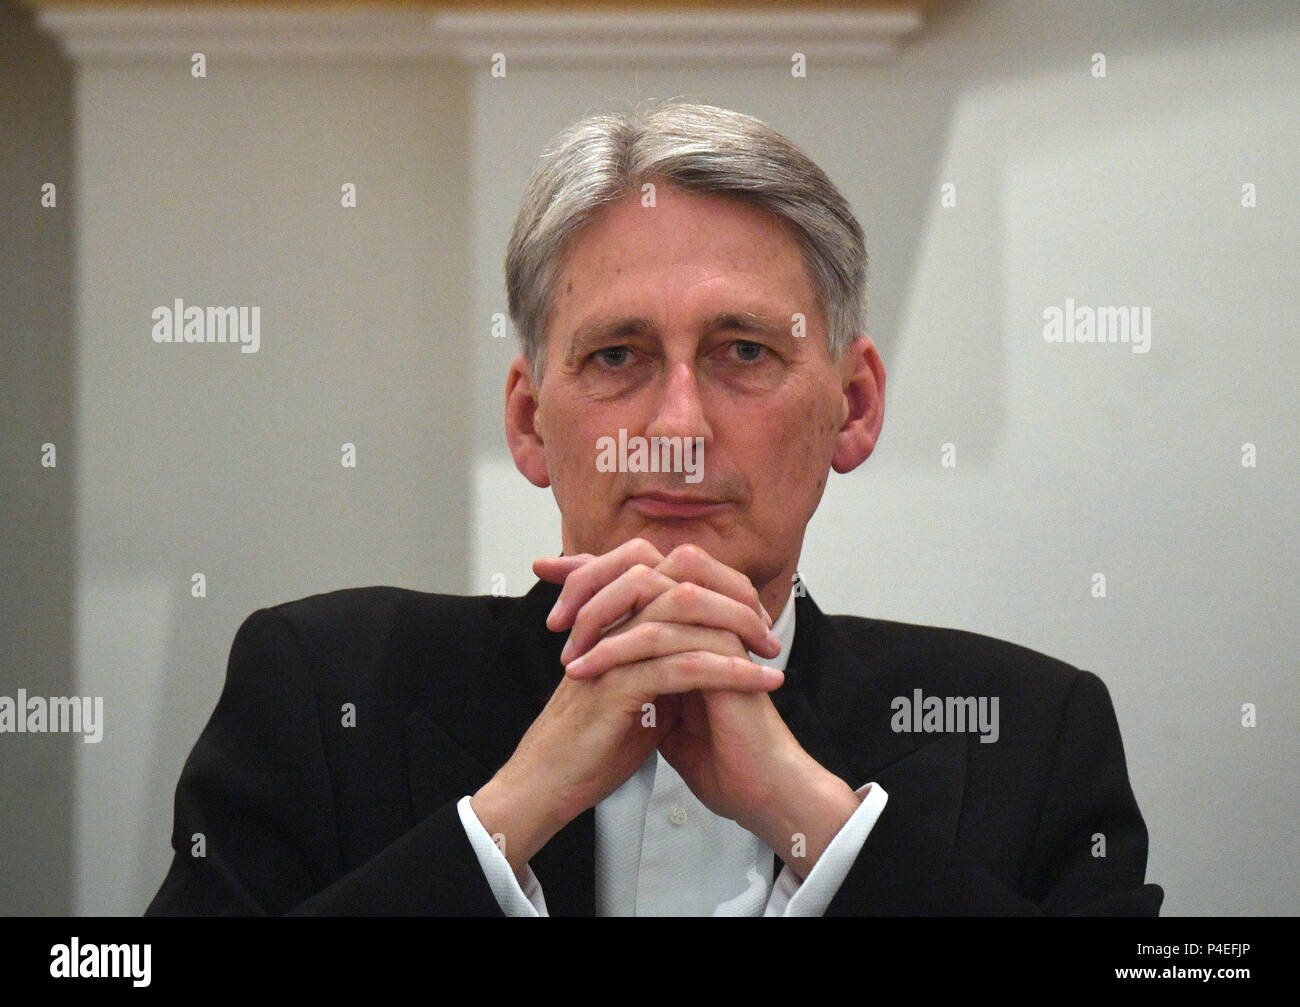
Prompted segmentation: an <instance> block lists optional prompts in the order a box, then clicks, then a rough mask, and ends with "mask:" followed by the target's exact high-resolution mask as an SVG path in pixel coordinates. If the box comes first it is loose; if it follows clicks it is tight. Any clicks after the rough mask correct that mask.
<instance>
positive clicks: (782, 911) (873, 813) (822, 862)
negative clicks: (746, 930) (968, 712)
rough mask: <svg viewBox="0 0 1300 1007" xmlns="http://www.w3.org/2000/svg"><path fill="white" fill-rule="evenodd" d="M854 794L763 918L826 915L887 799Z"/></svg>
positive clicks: (780, 883) (775, 889) (781, 883)
mask: <svg viewBox="0 0 1300 1007" xmlns="http://www.w3.org/2000/svg"><path fill="white" fill-rule="evenodd" d="M855 793H856V794H857V795H858V797H860V798H861V799H862V803H861V804H860V805H858V810H857V811H855V812H853V814H852V816H851V817H850V818H849V820H848V821H847V822H845V823H844V824H843V825H842V826H841V827H840V831H839V832H837V833H835V838H834V839H832V840H831V841H830V845H828V846H827V847H826V849H825V850H824V851H823V852H822V855H821V856H820V857H819V858H818V859H817V863H815V864H813V869H812V870H811V871H809V872H808V876H807V877H806V878H804V879H803V882H802V884H801V883H800V881H799V875H797V874H796V873H795V872H794V871H793V870H791V868H790V865H789V864H787V865H786V866H785V868H784V869H783V870H782V871H781V875H780V877H778V878H777V879H776V884H774V885H773V886H772V895H771V898H769V899H768V901H767V908H766V909H765V910H764V911H763V915H764V916H821V915H822V914H823V913H825V912H826V907H827V906H829V905H830V904H831V899H833V898H835V893H836V892H838V891H839V890H840V885H842V884H843V883H844V879H845V878H846V877H847V876H848V873H849V868H851V867H852V866H853V862H854V861H855V860H857V859H858V854H859V853H861V852H862V847H863V845H864V844H865V843H866V841H867V837H868V836H869V835H871V830H872V829H873V828H874V827H875V824H876V820H877V819H878V818H879V817H880V813H881V812H882V811H884V810H885V803H886V802H887V801H888V800H889V795H888V794H887V793H885V789H884V787H882V786H881V785H880V784H879V783H866V784H863V785H862V786H861V787H859V788H858V789H857V791H855ZM502 859H503V860H504V859H505V858H504V857H503V858H502Z"/></svg>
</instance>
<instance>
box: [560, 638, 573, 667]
mask: <svg viewBox="0 0 1300 1007" xmlns="http://www.w3.org/2000/svg"><path fill="white" fill-rule="evenodd" d="M572 654H573V637H569V639H568V640H566V641H565V644H564V649H563V650H562V651H560V663H561V664H563V665H566V666H567V665H568V663H569V657H570V655H572Z"/></svg>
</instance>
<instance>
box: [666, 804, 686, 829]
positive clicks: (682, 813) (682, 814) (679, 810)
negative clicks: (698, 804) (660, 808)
mask: <svg viewBox="0 0 1300 1007" xmlns="http://www.w3.org/2000/svg"><path fill="white" fill-rule="evenodd" d="M668 820H669V821H670V822H672V823H673V824H674V825H685V824H686V809H685V808H683V807H682V806H681V805H680V804H679V805H677V807H675V808H673V810H672V811H670V812H668Z"/></svg>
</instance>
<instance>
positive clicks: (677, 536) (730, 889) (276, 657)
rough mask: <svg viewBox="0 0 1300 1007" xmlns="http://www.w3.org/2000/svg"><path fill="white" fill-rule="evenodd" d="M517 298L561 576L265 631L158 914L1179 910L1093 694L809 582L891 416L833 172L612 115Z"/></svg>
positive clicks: (1102, 706)
mask: <svg viewBox="0 0 1300 1007" xmlns="http://www.w3.org/2000/svg"><path fill="white" fill-rule="evenodd" d="M506 271H507V289H508V294H509V299H510V310H511V316H512V318H513V319H514V322H515V325H516V327H517V328H518V330H519V334H520V337H521V340H522V343H523V350H524V352H523V353H522V354H521V355H520V357H519V358H517V359H516V360H515V361H514V363H513V364H512V366H511V369H510V374H509V378H508V381H507V386H506V431H507V437H508V441H509V445H510V449H511V452H512V453H513V456H514V459H515V463H516V465H517V467H518V468H519V470H520V471H521V472H522V473H523V474H524V476H526V477H527V478H528V479H529V480H530V481H531V482H532V483H534V484H535V485H537V486H543V487H544V486H550V487H551V488H552V490H553V492H554V495H555V499H556V502H557V504H558V506H559V508H560V512H561V515H562V534H563V553H562V555H561V556H560V557H558V558H543V559H539V560H538V561H537V562H536V563H535V564H534V570H535V572H536V573H537V574H538V575H539V577H540V578H541V581H540V582H539V583H538V585H537V586H535V587H534V588H533V589H532V590H531V591H530V592H529V593H528V595H527V596H525V597H524V598H522V599H513V598H456V597H448V596H437V595H426V594H419V593H417V592H411V591H402V590H399V589H394V588H373V589H365V590H354V591H342V592H334V593H332V594H327V595H320V596H317V597H314V598H309V599H304V600H302V601H298V602H293V603H290V604H286V605H281V606H277V607H276V608H273V609H269V610H263V611H260V612H257V613H254V614H253V615H252V616H251V617H250V618H249V619H248V620H247V621H246V622H245V624H244V625H243V626H242V627H241V629H240V631H239V633H238V635H237V636H236V639H235V643H234V646H233V647H232V651H231V658H230V666H229V670H228V674H227V682H226V686H225V690H224V692H223V694H222V697H221V699H220V701H219V703H218V705H217V708H216V710H215V712H214V713H213V716H212V719H211V721H210V722H209V724H208V726H207V727H206V728H205V730H204V732H203V735H202V736H201V737H200V739H199V741H198V743H197V744H196V746H195V748H194V751H193V753H192V754H191V756H190V759H189V761H188V762H187V764H186V767H185V770H184V772H183V774H182V776H181V780H180V783H179V785H178V788H177V794H176V820H175V828H174V832H173V846H174V847H175V850H176V857H175V860H174V863H173V865H172V868H171V871H170V872H169V874H168V876H167V878H166V880H165V881H164V883H163V885H162V888H161V890H160V891H159V893H158V895H157V896H156V898H155V899H154V901H153V903H152V904H151V906H150V912H155V913H209V912H213V913H232V912H233V913H350V914H355V913H447V914H458V913H507V914H510V915H540V914H547V913H551V914H557V915H559V914H588V915H589V914H593V913H599V914H610V915H613V914H627V915H630V914H643V915H651V914H664V913H683V914H718V915H762V914H766V915H810V914H812V915H820V914H867V913H870V914H899V913H914V914H932V913H960V914H1003V913H1016V914H1031V913H1145V914H1154V913H1156V912H1157V911H1158V909H1159V905H1160V902H1161V899H1162V897H1163V894H1162V892H1161V890H1160V889H1159V888H1158V887H1157V886H1154V885H1145V886H1144V885H1143V875H1144V871H1145V864H1146V847H1147V837H1146V829H1145V826H1144V824H1143V822H1142V818H1141V815H1140V814H1139V812H1138V809H1137V806H1136V804H1135V802H1134V799H1133V795H1132V791H1131V789H1130V787H1129V783H1128V778H1127V772H1126V768H1125V764H1124V756H1123V749H1122V746H1121V743H1120V738H1119V733H1118V728H1117V725H1116V722H1115V717H1114V713H1113V711H1112V708H1111V704H1110V700H1109V697H1108V695H1107V693H1106V690H1105V687H1104V686H1103V685H1102V684H1101V682H1100V681H1099V680H1098V679H1097V678H1096V677H1095V676H1093V675H1091V674H1089V673H1088V672H1082V671H1079V670H1076V669H1074V668H1071V667H1069V666H1067V665H1065V664H1062V663H1061V662H1059V661H1055V660H1053V659H1051V658H1048V657H1044V656H1043V655H1039V654H1035V653H1033V652H1031V651H1028V650H1025V649H1023V648H1020V647H1016V646H1014V645H1011V644H1007V643H1001V642H999V641H995V640H991V639H988V638H985V637H980V636H976V635H974V634H969V633H961V632H956V631H952V630H943V629H934V628H929V627H921V626H908V625H903V624H896V623H888V622H883V621H879V620H868V619H860V618H854V617H845V616H838V617H829V618H828V617H827V616H825V615H823V614H822V613H821V611H820V610H819V609H818V608H817V606H816V605H815V604H814V603H813V601H812V599H811V598H810V597H808V596H807V594H806V592H805V591H803V590H802V585H801V584H800V582H799V581H798V578H797V574H796V570H797V566H798V560H799V554H800V550H801V547H802V542H803V534H804V530H805V528H806V526H807V523H808V521H809V520H810V519H811V517H812V515H813V512H814V511H815V510H816V508H817V505H818V503H819V501H820V499H821V495H822V492H823V490H824V487H825V484H826V478H827V475H828V471H829V469H831V468H834V469H835V470H836V471H837V472H848V471H851V470H852V469H854V468H855V467H857V466H858V465H859V464H861V463H862V462H863V461H864V460H865V459H866V458H867V457H868V456H869V455H870V454H871V452H872V450H873V449H874V447H875V444H876V439H877V437H878V436H879V434H880V430H881V426H882V422H883V411H884V387H885V372H884V367H883V365H882V363H881V360H880V357H879V355H878V353H877V352H876V349H875V347H874V346H873V345H872V343H871V341H870V340H869V339H867V338H866V337H865V335H864V334H863V333H864V331H865V326H864V319H863V301H864V289H865V276H866V252H865V248H864V244H863V238H862V232H861V229H860V227H859V226H858V224H857V222H856V220H855V219H854V217H853V214H852V212H851V211H850V209H849V207H848V205H847V203H846V202H845V200H844V199H843V197H842V196H841V195H840V194H839V192H838V191H837V190H836V189H835V188H834V186H833V185H832V184H831V182H830V181H829V180H828V179H827V178H826V176H825V175H824V174H823V173H822V172H821V171H820V169H818V168H817V166H816V165H814V164H813V163H812V162H811V161H809V160H808V159H807V158H806V156H804V155H803V154H802V153H801V152H800V151H799V150H797V149H796V148H794V147H793V146H792V145H791V144H790V143H789V142H788V141H786V140H785V139H784V138H783V137H781V136H780V135H779V134H776V133H775V132H774V131H772V130H771V129H770V128H768V127H767V126H765V125H764V124H763V123H761V122H759V121H757V120H755V119H752V118H749V117H747V116H743V115H739V114H737V113H734V112H729V111H726V110H722V109H716V108H712V107H708V106H700V105H690V104H685V103H679V102H668V103H664V104H662V105H660V106H658V107H657V108H654V109H651V110H642V111H641V112H639V113H635V114H632V115H629V116H609V115H606V116H592V117H589V118H588V119H585V120H583V121H582V122H580V123H578V124H577V125H576V126H574V127H571V128H570V129H569V130H567V131H565V132H564V133H562V134H561V135H560V136H559V137H557V138H556V140H555V141H553V143H552V144H551V146H550V147H549V148H548V150H547V151H546V152H545V153H544V154H543V156H542V158H541V160H540V162H539V166H538V168H537V170H536V171H535V172H534V174H533V177H532V179H531V180H530V182H529V187H528V193H527V195H526V197H525V200H524V203H523V207H522V209H521V210H520V213H519V217H518V219H517V221H516V225H515V230H514V234H513V236H512V239H511V242H510V248H509V252H508V255H507V263H506ZM615 446H617V450H615ZM566 634H567V636H566ZM913 703H915V706H916V709H915V710H914V711H913V710H912V709H911V704H913ZM936 704H937V705H936ZM990 713H991V714H992V715H991V716H989V714H990ZM954 717H955V718H956V719H954Z"/></svg>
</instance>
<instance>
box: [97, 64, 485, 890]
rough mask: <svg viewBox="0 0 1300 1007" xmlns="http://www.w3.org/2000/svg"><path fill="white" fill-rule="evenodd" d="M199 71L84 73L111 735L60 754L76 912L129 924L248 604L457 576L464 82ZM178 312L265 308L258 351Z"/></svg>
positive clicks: (287, 67)
mask: <svg viewBox="0 0 1300 1007" xmlns="http://www.w3.org/2000/svg"><path fill="white" fill-rule="evenodd" d="M207 72H208V76H207V78H206V79H202V80H196V79H194V78H192V77H191V76H190V72H189V63H188V61H183V62H179V63H178V62H172V63H171V64H162V65H160V64H156V63H152V64H143V63H142V64H139V65H129V64H128V65H117V64H111V65H110V64H102V65H101V64H93V63H92V64H91V65H88V66H83V67H82V68H81V71H80V74H79V77H78V92H77V103H78V104H77V109H78V113H79V127H80V129H79V137H78V149H77V160H78V176H79V180H80V181H79V188H80V193H79V194H80V202H81V207H82V214H81V217H80V220H79V227H78V232H77V237H78V244H77V254H78V258H79V261H80V266H81V268H80V291H79V296H78V301H77V308H78V316H79V319H78V330H77V331H78V338H77V356H78V361H77V381H76V399H77V409H76V438H75V448H74V450H75V455H74V457H75V462H76V466H77V487H76V499H77V501H78V511H77V522H76V525H77V556H78V562H79V570H78V581H77V595H76V636H75V642H76V649H77V672H78V681H79V690H80V692H81V694H85V695H102V696H104V697H105V705H106V713H105V717H106V720H107V721H108V726H107V729H106V734H105V738H104V740H103V741H102V742H101V743H100V744H98V745H84V746H82V748H84V751H82V752H79V756H80V771H79V774H78V785H79V797H78V800H77V804H76V807H77V812H78V825H79V828H78V851H79V852H78V868H79V871H80V874H79V881H80V885H79V889H78V899H77V903H76V908H77V910H78V911H80V912H87V913H128V914H131V913H139V912H141V911H143V909H144V907H145V905H146V904H147V902H148V900H149V899H150V898H151V897H152V895H153V893H154V891H156V890H157V887H158V885H159V884H160V883H161V881H162V877H163V874H164V873H165V871H166V867H167V864H168V860H169V849H168V839H169V831H170V824H169V823H170V821H171V812H172V791H173V788H174V787H175V785H176V780H177V777H178V776H179V774H180V769H181V766H182V764H183V762H184V759H185V757H186V756H187V755H188V753H189V750H190V747H191V746H192V745H193V743H194V740H195V738H196V737H197V736H198V732H199V731H200V729H201V728H202V726H203V724H204V723H205V722H206V721H207V718H208V716H209V715H210V714H211V712H212V708H213V706H214V704H215V702H216V698H217V696H218V694H219V692H220V689H221V684H222V681H223V679H224V674H225V662H226V657H227V655H228V653H229V650H230V643H231V640H232V639H233V637H234V633H235V630H236V628H237V627H238V626H239V623H240V622H241V621H242V620H243V619H244V618H245V617H246V616H247V615H248V614H249V613H250V612H252V611H253V610H254V609H256V608H258V607H260V606H264V605H268V604H274V603H277V602H281V601H288V600H290V599H293V598H298V597H302V596H304V595H309V594H314V593H317V592H320V591H327V590H332V589H335V588H340V587H348V586H356V585H364V584H376V583H393V584H402V585H405V586H408V587H413V588H419V589H423V590H443V591H454V592H462V591H464V590H465V589H466V586H467V584H466V577H465V569H466V553H465V548H464V541H465V538H466V533H465V528H466V520H467V508H468V492H467V485H468V475H467V471H468V469H467V465H466V461H465V459H466V452H465V444H466V441H467V439H468V437H469V430H468V424H467V420H468V414H469V401H470V399H469V391H468V389H467V386H466V385H465V383H464V380H463V375H464V374H465V373H466V371H467V370H468V368H469V360H470V354H469V342H468V340H467V339H466V338H465V331H464V306H463V298H462V293H461V292H462V291H463V290H464V288H465V285H466V281H467V267H466V265H465V258H464V255H463V253H462V250H463V248H464V247H465V244H466V233H467V232H466V226H467V225H466V219H467V218H466V210H465V206H464V203H463V199H462V193H463V191H464V187H465V179H464V170H465V143H466V141H465V137H464V135H463V132H462V122H463V115H462V110H463V107H464V101H465V99H464V94H463V91H462V86H461V84H460V82H459V80H458V79H457V77H456V76H455V75H452V74H445V73H439V72H436V71H431V70H430V69H429V68H428V67H427V66H422V65H419V66H402V65H396V66H381V65H352V64H347V63H320V64H315V63H299V62H297V61H287V62H285V63H276V62H260V63H259V62H254V63H246V64H243V63H234V62H223V61H222V60H221V59H219V58H217V59H211V60H210V61H209V64H208V67H207ZM344 182H352V183H355V184H356V186H357V206H356V208H355V209H348V208H344V207H343V206H342V205H341V186H342V184H343V183H344ZM176 297H181V298H183V299H184V300H185V301H186V302H187V303H190V304H198V305H226V304H233V305H247V306H259V307H260V309H261V346H260V349H259V351H258V352H256V353H248V354H244V353H242V352H240V350H239V347H238V346H231V345H221V344H204V345H185V344H181V345H165V344H164V345H159V344H156V343H154V342H153V340H152V338H151V332H152V326H153V322H152V320H151V312H152V311H153V309H154V308H155V307H156V306H159V305H170V304H171V303H172V301H173V298H176ZM345 442H350V443H353V444H355V446H356V451H357V464H356V467H355V468H344V467H343V465H342V453H341V446H342V445H343V444H344V443H345ZM195 572H201V573H203V574H204V575H205V576H206V579H207V597H206V598H203V599H196V598H194V597H192V596H191V577H192V575H193V574H194V573H195Z"/></svg>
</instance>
